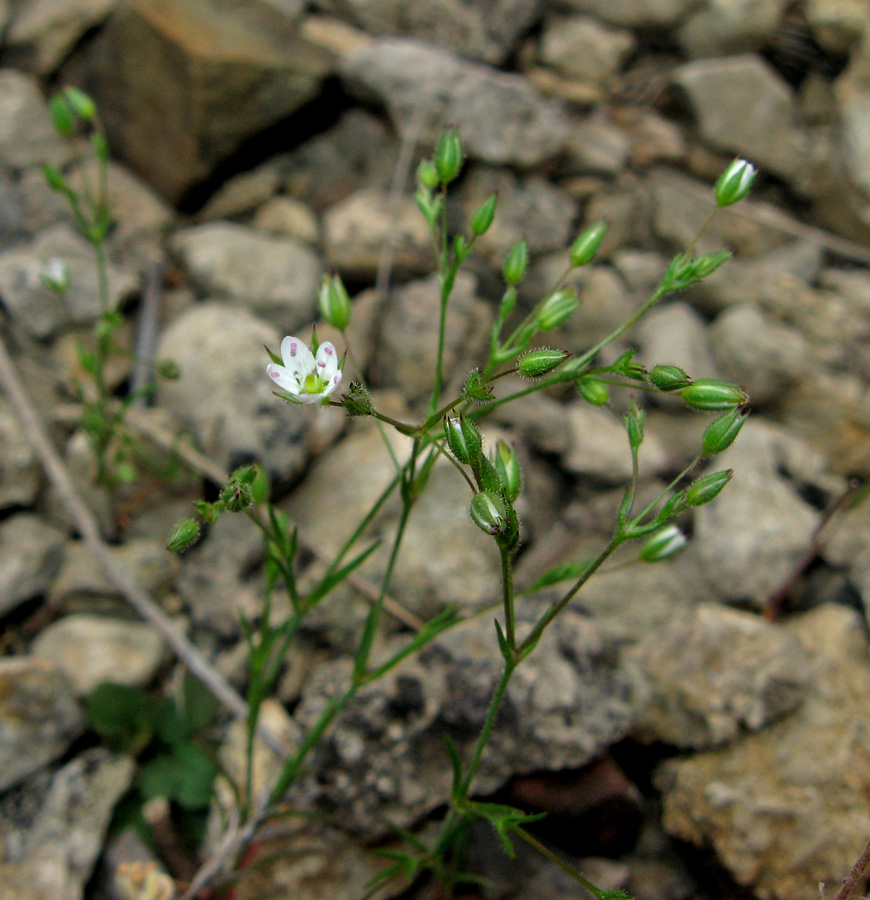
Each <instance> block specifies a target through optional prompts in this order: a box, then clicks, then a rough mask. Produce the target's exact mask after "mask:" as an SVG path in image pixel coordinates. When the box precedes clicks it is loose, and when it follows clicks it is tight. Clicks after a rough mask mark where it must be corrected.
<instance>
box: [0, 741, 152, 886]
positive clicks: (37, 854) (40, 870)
mask: <svg viewBox="0 0 870 900" xmlns="http://www.w3.org/2000/svg"><path fill="white" fill-rule="evenodd" d="M134 772H135V763H134V762H133V760H132V759H131V758H130V757H127V756H117V755H114V754H111V753H110V752H109V751H108V750H105V749H103V748H100V747H94V748H92V749H90V750H86V751H85V752H84V753H82V754H81V755H80V756H77V757H76V758H75V759H73V760H72V761H71V762H69V763H67V764H66V765H65V766H64V767H63V768H62V769H59V770H58V771H57V772H55V773H54V775H53V776H51V777H50V778H47V777H46V778H40V777H37V778H35V779H31V781H30V782H28V783H27V784H26V785H24V786H22V787H21V788H20V789H18V790H16V791H13V792H12V793H11V794H10V795H9V796H8V797H7V798H6V800H5V802H4V806H5V808H4V809H2V813H3V814H5V815H4V820H5V823H6V828H5V832H6V833H5V834H3V835H2V837H3V838H5V840H3V841H2V844H5V847H3V846H2V845H0V850H5V852H0V859H2V862H0V879H2V883H3V886H4V895H3V896H4V897H9V898H10V900H25V898H26V900H82V898H83V897H84V894H85V884H86V883H87V881H88V880H89V878H90V876H91V874H92V872H93V869H94V865H95V864H96V861H97V859H98V857H99V855H100V853H101V852H102V849H103V841H104V839H105V835H106V830H107V828H108V825H109V820H110V819H111V816H112V812H113V810H114V807H115V804H116V803H117V802H118V800H119V799H120V798H121V796H122V795H123V794H124V792H125V791H126V790H127V789H128V788H129V787H130V785H131V783H132V780H133V775H134Z"/></svg>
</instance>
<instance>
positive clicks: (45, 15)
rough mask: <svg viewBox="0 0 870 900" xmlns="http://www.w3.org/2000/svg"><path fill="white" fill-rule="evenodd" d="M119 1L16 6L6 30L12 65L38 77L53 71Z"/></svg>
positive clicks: (37, 1)
mask: <svg viewBox="0 0 870 900" xmlns="http://www.w3.org/2000/svg"><path fill="white" fill-rule="evenodd" d="M117 5H118V0H30V2H27V3H19V4H16V5H15V11H14V13H13V15H12V18H11V20H10V22H9V28H8V29H7V31H6V35H5V39H6V49H5V52H6V54H7V56H8V59H9V61H10V62H11V63H13V64H14V65H16V66H17V67H18V68H22V69H27V70H29V71H31V72H35V73H36V74H37V75H48V74H50V73H51V72H53V71H54V70H55V69H56V68H57V67H58V66H59V65H60V64H61V63H62V62H63V60H64V58H65V57H66V55H67V54H68V53H69V52H70V50H72V48H73V47H74V46H75V44H76V43H77V42H78V41H79V40H80V39H81V38H82V37H83V35H84V34H85V32H87V31H89V30H90V29H93V28H96V27H97V26H98V25H100V24H101V23H102V22H103V20H104V19H105V18H106V17H107V16H108V15H109V13H110V12H111V11H112V9H113V7H115V6H117Z"/></svg>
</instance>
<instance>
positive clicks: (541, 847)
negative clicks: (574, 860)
mask: <svg viewBox="0 0 870 900" xmlns="http://www.w3.org/2000/svg"><path fill="white" fill-rule="evenodd" d="M511 830H512V831H513V833H514V834H516V835H517V837H519V838H521V839H522V840H524V841H525V842H526V843H527V844H528V845H529V846H530V847H534V849H535V850H537V851H538V853H540V854H541V855H542V856H545V857H546V858H547V859H549V860H550V862H552V863H555V864H556V865H557V866H558V867H559V868H560V869H561V870H562V871H563V872H565V873H566V874H567V875H569V876H570V877H571V878H573V879H574V881H576V882H579V883H580V884H582V885H583V887H584V888H586V890H587V891H589V893H590V894H592V896H593V897H596V898H599V900H600V898H602V897H604V896H605V892H604V891H602V890H601V889H600V888H597V887H595V885H594V884H593V883H592V882H591V881H589V880H588V879H586V878H584V877H583V876H582V875H581V874H580V873H579V872H578V871H577V870H576V869H575V868H574V867H573V866H572V865H570V864H569V863H567V862H565V860H564V859H561V858H560V857H558V856H557V855H556V854H555V853H553V851H552V850H551V849H550V848H549V847H547V846H546V845H545V844H542V843H541V842H540V841H539V840H538V839H537V838H535V837H532V835H530V834H529V833H528V831H526V830H525V828H521V827H520V826H519V825H515V826H514V827H513V829H511Z"/></svg>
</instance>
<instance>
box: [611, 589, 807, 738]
mask: <svg viewBox="0 0 870 900" xmlns="http://www.w3.org/2000/svg"><path fill="white" fill-rule="evenodd" d="M627 662H628V665H629V667H630V670H631V671H632V672H633V673H634V678H633V683H634V684H635V686H636V694H635V702H636V703H637V713H636V718H635V725H634V729H633V736H634V737H636V738H638V739H640V740H643V741H645V742H655V741H662V742H664V743H666V744H672V745H674V746H677V747H692V748H695V749H699V748H706V747H711V746H716V745H718V744H724V743H728V742H729V741H732V740H734V739H735V738H737V737H738V736H739V735H740V734H742V733H743V732H745V731H758V730H759V729H761V728H763V727H764V726H766V725H767V724H768V723H770V722H771V721H773V720H775V719H777V718H779V717H780V716H782V715H784V714H785V713H787V712H789V711H791V710H792V709H793V708H794V707H795V706H796V705H797V704H798V703H799V702H800V701H801V700H802V698H803V695H804V690H805V688H806V682H807V677H808V676H807V671H806V662H807V659H806V654H805V653H804V649H803V646H802V645H801V643H800V641H799V640H798V639H797V638H796V637H795V636H794V635H793V634H790V633H789V632H787V631H784V630H783V629H782V628H780V627H778V626H776V625H773V624H771V623H769V622H766V621H765V620H764V619H761V618H759V617H758V616H755V615H750V614H749V613H744V612H738V611H737V610H733V609H728V608H727V607H723V606H718V605H716V604H713V603H702V604H700V605H699V606H697V607H696V608H695V609H694V610H693V611H692V613H691V615H690V616H688V617H681V618H678V617H676V616H675V617H674V620H673V621H672V622H670V623H669V624H668V625H666V626H665V627H664V628H659V629H656V630H654V631H651V632H650V633H649V634H648V635H647V636H646V637H645V638H644V639H643V640H642V641H641V642H640V643H639V644H637V645H635V646H634V647H632V648H631V649H630V651H629V653H628V655H627Z"/></svg>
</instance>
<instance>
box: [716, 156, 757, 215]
mask: <svg viewBox="0 0 870 900" xmlns="http://www.w3.org/2000/svg"><path fill="white" fill-rule="evenodd" d="M755 174H756V172H755V166H753V165H752V163H749V162H747V161H746V160H745V159H735V160H734V161H733V162H732V163H731V164H730V165H729V166H728V168H727V169H725V171H724V172H723V173H722V174H721V175H720V176H719V180H718V181H717V182H716V188H715V195H716V205H717V206H719V207H723V206H731V205H732V204H734V203H737V202H738V201H739V200H742V199H743V198H744V197H745V196H746V195H747V194H748V193H749V189H750V188H751V187H752V182H753V181H754V180H755Z"/></svg>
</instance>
